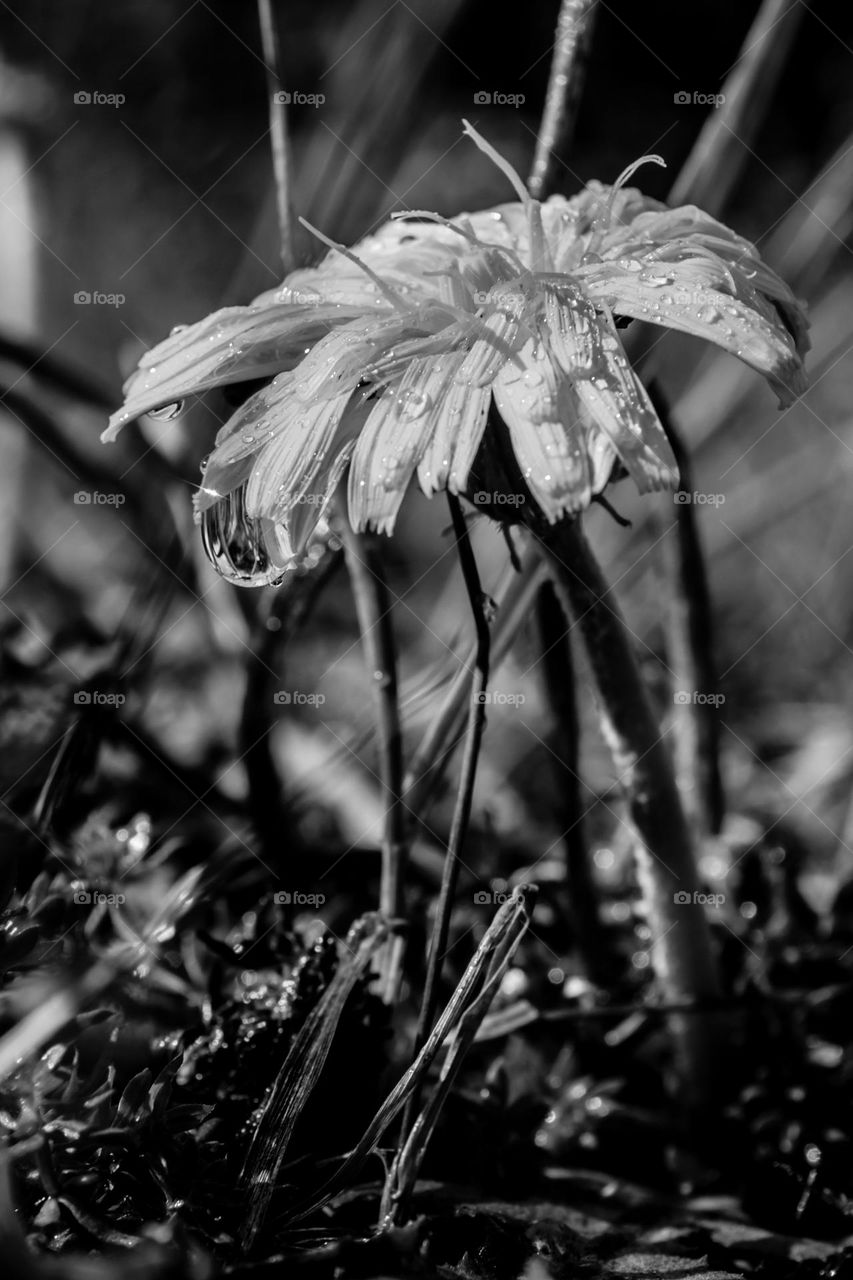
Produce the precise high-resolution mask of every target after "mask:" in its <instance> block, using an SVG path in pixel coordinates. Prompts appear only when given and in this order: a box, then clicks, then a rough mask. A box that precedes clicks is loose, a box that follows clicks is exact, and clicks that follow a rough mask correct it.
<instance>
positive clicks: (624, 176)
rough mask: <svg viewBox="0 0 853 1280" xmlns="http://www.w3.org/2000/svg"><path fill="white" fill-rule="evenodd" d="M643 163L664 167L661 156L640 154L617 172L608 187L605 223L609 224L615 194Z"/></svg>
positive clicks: (664, 163)
mask: <svg viewBox="0 0 853 1280" xmlns="http://www.w3.org/2000/svg"><path fill="white" fill-rule="evenodd" d="M644 164H659V165H660V166H661V168H663V169H665V168H666V161H665V160H664V158H663V156H657V155H652V156H640V158H639V160H635V161H634V163H633V164H629V165H628V167H627V169H623V170H622V172H621V173H620V174H619V177H618V178H617V179H616V181H615V182H614V183H613V186H612V187H611V188H610V195H609V196H608V199H607V204H606V206H605V209H604V221H605V223H606V224H607V225H609V224H610V219H611V218H612V216H613V204H614V202H615V200H616V196H617V195H618V193H619V192H620V191H621V190H622V188H623V187H624V185H625V183H626V182H628V181H630V179H631V178H633V176H634V174H635V173H636V172H637V170H638V169H640V168H642V166H643V165H644Z"/></svg>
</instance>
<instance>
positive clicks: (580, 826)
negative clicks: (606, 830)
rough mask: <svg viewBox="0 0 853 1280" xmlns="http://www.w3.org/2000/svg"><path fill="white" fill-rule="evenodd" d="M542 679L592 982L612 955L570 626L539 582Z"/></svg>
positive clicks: (572, 901) (550, 587)
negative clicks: (589, 805) (584, 778)
mask: <svg viewBox="0 0 853 1280" xmlns="http://www.w3.org/2000/svg"><path fill="white" fill-rule="evenodd" d="M536 614H537V621H538V624H539V639H540V644H541V648H542V657H541V659H540V661H541V663H542V670H543V677H544V679H543V684H544V688H545V694H546V697H547V698H548V700H549V702H550V705H551V711H552V713H553V715H554V718H555V721H556V732H555V734H554V740H553V742H552V743H551V744H549V745H550V747H551V752H552V756H553V763H554V775H555V784H556V789H557V795H558V797H559V799H558V802H557V803H558V820H559V822H560V827H561V830H563V831H564V832H565V834H564V837H563V840H564V844H565V851H566V890H567V895H568V915H569V919H570V922H571V926H572V933H573V935H574V939H575V942H576V945H577V948H578V952H579V954H580V958H581V961H582V964H583V967H584V970H585V972H586V974H587V977H588V978H589V979H590V981H592V982H598V983H602V984H604V983H606V982H607V981H608V979H609V978H610V977H612V968H613V966H612V957H611V956H610V948H609V946H608V942H607V933H606V930H605V928H604V926H603V924H602V921H601V916H600V914H599V909H598V900H597V895H596V889H595V884H594V882H593V878H592V874H591V868H590V862H589V849H588V848H587V844H586V839H585V834H584V822H583V799H582V786H581V778H580V721H579V718H578V705H577V690H576V687H575V667H574V661H573V655H572V645H571V639H570V631H569V630H567V629H566V628H567V622H566V617H565V614H564V612H563V609H562V608H561V606H560V601H559V600H558V598H557V595H556V593H555V591H554V584H553V582H544V583H543V584H542V586H541V587H540V588H539V593H538V596H537V600H536Z"/></svg>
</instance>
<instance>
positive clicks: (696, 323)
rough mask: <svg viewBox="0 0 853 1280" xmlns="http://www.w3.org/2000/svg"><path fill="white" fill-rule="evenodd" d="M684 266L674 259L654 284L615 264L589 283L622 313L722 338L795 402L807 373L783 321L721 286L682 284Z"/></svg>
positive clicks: (783, 398) (598, 297) (601, 301)
mask: <svg viewBox="0 0 853 1280" xmlns="http://www.w3.org/2000/svg"><path fill="white" fill-rule="evenodd" d="M609 265H610V264H608V266H609ZM678 267H679V264H678V263H672V264H666V266H665V267H664V268H663V270H664V271H665V272H666V273H667V274H668V275H669V276H670V277H671V279H672V283H671V284H665V283H663V282H662V283H660V284H653V283H651V282H648V281H642V280H640V279H638V277H637V275H636V274H632V273H630V272H628V271H621V270H616V269H614V270H612V271H610V272H609V273H608V274H607V275H604V274H603V273H602V275H601V276H600V277H599V278H597V279H594V280H593V279H587V280H586V281H585V287H586V290H587V293H588V294H589V296H590V298H591V299H592V300H593V301H594V302H596V303H597V304H598V305H599V306H605V307H609V308H611V309H612V310H613V311H615V312H617V313H618V314H619V315H623V316H633V317H634V318H635V319H638V320H646V321H647V322H648V323H649V324H657V325H662V326H664V327H665V328H669V329H678V330H681V331H682V332H683V333H690V334H693V335H695V336H696V337H698V338H706V339H708V340H709V341H710V342H714V343H716V344H717V346H719V347H722V348H723V349H724V350H726V351H730V352H731V353H732V355H735V356H737V357H738V358H739V359H741V360H743V361H744V363H745V364H748V365H750V367H751V368H753V369H755V370H757V372H758V373H762V374H764V376H765V377H766V378H767V379H768V381H769V382H770V384H771V385H772V386H773V388H774V389H775V390H776V392H777V394H778V396H779V399H780V402H781V403H782V404H783V405H784V404H790V403H791V402H792V400H794V399H795V398H796V397H797V396H798V395H800V394H801V393H802V392H803V391H804V390H805V388H806V376H805V372H804V370H803V367H802V363H801V361H800V359H799V356H798V355H797V353H796V350H795V347H794V343H793V341H792V339H791V336H790V334H789V333H788V330H787V329H786V328H785V327H784V325H783V324H782V322H781V320H778V319H777V320H771V319H768V318H766V316H765V315H762V314H761V312H760V311H759V310H757V309H756V308H755V307H752V306H749V305H748V304H746V303H744V302H741V301H740V300H739V299H737V298H732V297H730V296H729V295H727V294H724V293H720V292H719V291H718V290H716V289H706V288H703V287H701V286H699V287H691V286H690V285H687V286H686V287H680V285H679V273H678ZM661 280H662V281H663V275H662V277H661Z"/></svg>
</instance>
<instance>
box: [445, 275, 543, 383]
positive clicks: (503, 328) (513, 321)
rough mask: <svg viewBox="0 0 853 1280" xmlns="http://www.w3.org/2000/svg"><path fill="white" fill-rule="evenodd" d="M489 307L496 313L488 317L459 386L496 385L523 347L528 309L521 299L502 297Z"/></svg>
mask: <svg viewBox="0 0 853 1280" xmlns="http://www.w3.org/2000/svg"><path fill="white" fill-rule="evenodd" d="M486 305H487V306H489V305H492V306H495V310H493V311H491V313H490V314H489V315H487V316H486V317H485V319H484V322H483V331H482V332H481V336H479V337H476V338H475V339H474V342H473V343H472V345H471V350H470V351H469V352H468V354H467V355H466V356H465V359H464V360H463V361H462V363H461V365H460V366H459V369H458V371H457V374H456V379H457V381H458V382H465V383H469V384H470V385H472V386H479V387H482V386H485V385H486V384H487V383H491V382H493V381H494V379H495V377H496V375H497V373H498V370H499V369H500V368H501V366H502V365H503V364H505V363H506V361H507V359H508V358H509V357H510V356H511V355H512V354H513V353H514V352H515V351H517V350H518V348H519V347H520V346H521V342H522V340H523V339H520V337H519V335H520V332H521V318H522V315H523V313H524V311H525V309H526V302H525V300H524V299H523V298H522V297H521V296H520V295H518V296H515V297H512V298H510V297H506V296H501V297H499V298H497V299H496V301H495V302H493V303H492V302H489V303H486Z"/></svg>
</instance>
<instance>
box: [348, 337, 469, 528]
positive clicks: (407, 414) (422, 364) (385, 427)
mask: <svg viewBox="0 0 853 1280" xmlns="http://www.w3.org/2000/svg"><path fill="white" fill-rule="evenodd" d="M449 363H450V362H449V358H447V357H442V356H439V357H438V358H437V359H435V360H431V359H417V360H412V362H411V363H410V365H409V367H408V369H407V370H406V372H405V374H404V375H403V377H402V379H401V380H400V382H399V383H397V384H396V385H395V386H393V387H388V388H386V390H385V392H384V393H383V394H382V396H381V397H380V398H379V400H378V401H376V402H375V403H374V405H373V408H372V410H371V413H370V416H369V418H368V419H367V422H366V423H365V425H364V428H363V429H362V431H361V434H360V435H359V438H358V441H357V443H356V446H355V452H354V454H353V460H352V465H351V467H350V475H349V514H350V522H351V524H352V527H353V528H354V529H356V530H360V529H365V528H367V527H368V525H370V526H372V527H373V528H375V529H378V530H379V531H380V532H384V533H390V532H391V531H392V529H393V527H394V521H395V519H396V517H397V512H398V511H399V509H400V505H401V503H402V501H403V497H404V496H405V493H406V488H407V487H408V484H409V481H410V480H411V478H412V475H413V473H414V470H415V467H416V466H417V465H418V462H419V461H420V459H421V456H422V455H423V452H424V449H425V448H426V445H427V442H428V440H429V433H430V431H431V423H432V409H433V406H434V403H435V400H436V398H437V397H438V398H440V397H441V396H442V395H443V392H444V388H445V386H446V384H447V381H448V378H449V376H450V375H451V374H452V368H448V364H449Z"/></svg>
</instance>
